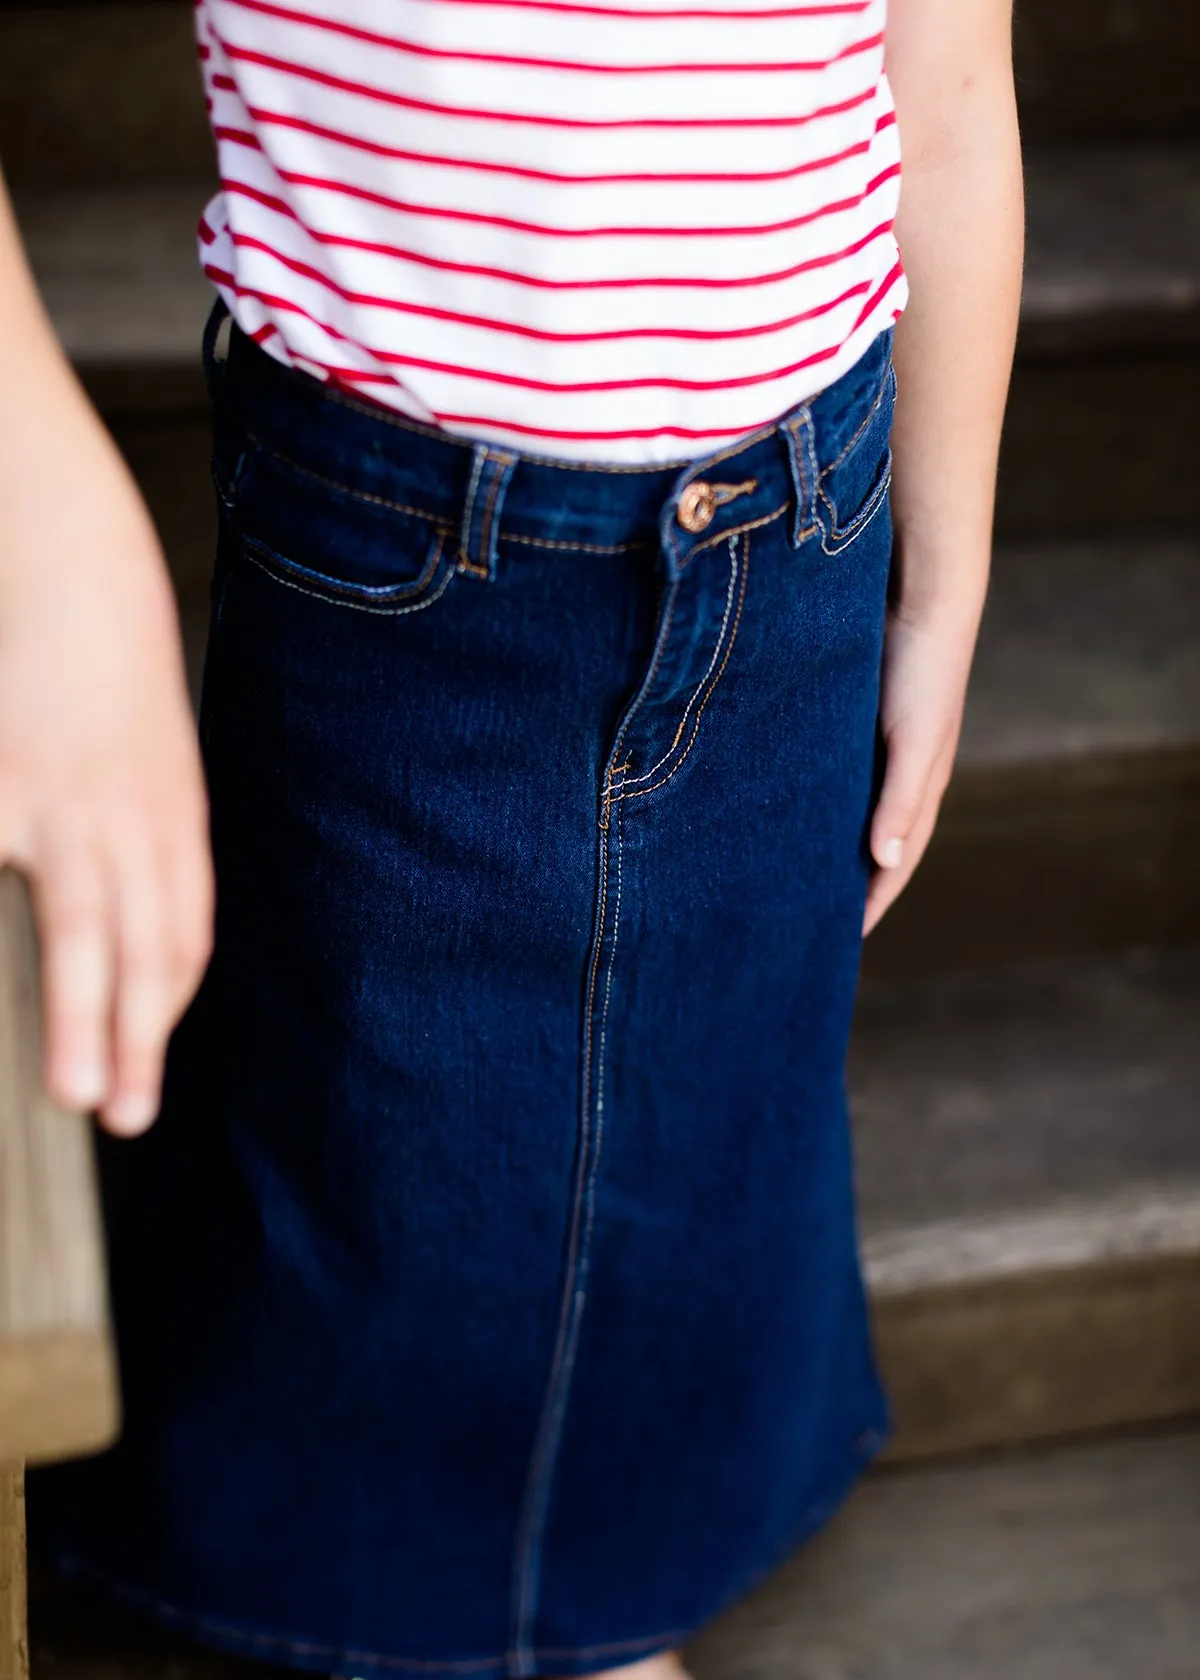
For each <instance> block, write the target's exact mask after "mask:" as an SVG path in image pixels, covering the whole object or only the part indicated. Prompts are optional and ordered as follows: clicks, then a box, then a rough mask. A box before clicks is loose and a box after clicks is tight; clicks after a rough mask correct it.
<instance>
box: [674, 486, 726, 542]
mask: <svg viewBox="0 0 1200 1680" xmlns="http://www.w3.org/2000/svg"><path fill="white" fill-rule="evenodd" d="M716 511H717V498H716V496H715V495H714V494H713V487H712V485H711V484H706V483H705V482H704V480H703V479H702V478H698V479H696V480H695V482H694V483H692V484H688V485H685V486H684V489H683V491H682V493H681V494H680V497H679V523H680V524H681V525H682V526H683V528H684V530H685V531H693V532H695V531H707V529H708V527H709V526H710V525H711V524H712V522H713V514H714V513H716Z"/></svg>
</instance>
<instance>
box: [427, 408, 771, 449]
mask: <svg viewBox="0 0 1200 1680" xmlns="http://www.w3.org/2000/svg"><path fill="white" fill-rule="evenodd" d="M433 418H434V419H435V420H436V421H437V422H438V424H439V425H440V426H464V427H468V428H469V429H470V430H471V431H479V430H481V429H488V428H490V429H491V430H493V431H497V432H515V433H517V434H518V436H520V437H531V438H553V439H554V440H555V441H556V442H559V443H642V442H645V441H647V440H649V439H652V438H664V437H670V438H681V439H683V440H684V441H686V442H688V443H705V442H707V441H709V440H710V439H712V440H717V439H723V438H738V437H742V436H745V435H748V434H749V433H750V432H757V431H759V430H760V429H761V428H762V427H763V426H766V425H770V423H771V421H772V420H773V419H774V418H776V417H775V416H774V415H771V416H769V417H768V418H767V419H765V420H756V421H754V423H753V424H752V425H749V426H724V427H718V426H709V427H707V428H697V427H691V426H647V427H643V428H641V429H639V430H636V431H630V432H565V431H552V430H551V429H550V428H549V427H547V426H522V425H521V424H520V423H519V422H518V421H516V420H497V419H495V418H494V417H493V416H491V415H483V414H445V413H438V414H434V416H433Z"/></svg>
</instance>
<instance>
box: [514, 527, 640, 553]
mask: <svg viewBox="0 0 1200 1680" xmlns="http://www.w3.org/2000/svg"><path fill="white" fill-rule="evenodd" d="M655 540H656V539H655V538H653V537H640V538H638V539H636V540H635V541H633V542H623V543H585V542H559V541H558V540H557V539H556V538H554V537H526V536H522V535H520V534H518V533H517V532H515V531H505V530H503V529H501V532H500V541H501V542H506V543H510V542H511V543H528V544H529V545H530V546H531V547H532V548H557V549H562V550H564V551H567V552H571V551H575V552H578V553H580V554H630V553H632V552H633V550H635V549H642V548H649V547H650V546H651V545H652V544H653V543H654V541H655Z"/></svg>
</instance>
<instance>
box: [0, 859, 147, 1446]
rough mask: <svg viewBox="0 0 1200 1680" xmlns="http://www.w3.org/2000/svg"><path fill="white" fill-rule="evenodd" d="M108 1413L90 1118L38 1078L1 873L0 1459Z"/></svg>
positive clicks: (66, 1439)
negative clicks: (50, 1093) (60, 1101)
mask: <svg viewBox="0 0 1200 1680" xmlns="http://www.w3.org/2000/svg"><path fill="white" fill-rule="evenodd" d="M117 1422H118V1406H117V1394H116V1379H115V1369H114V1360H113V1354H112V1348H111V1340H110V1336H109V1326H108V1301H107V1291H106V1288H105V1274H104V1263H103V1239H102V1235H101V1226H100V1216H99V1207H98V1201H97V1194H96V1183H95V1163H94V1159H93V1153H92V1137H91V1123H90V1121H88V1120H86V1119H83V1118H81V1117H80V1116H79V1115H77V1114H70V1113H68V1112H67V1111H66V1110H64V1109H62V1108H59V1107H58V1105H57V1104H55V1103H53V1102H51V1101H50V1099H49V1098H48V1097H47V1096H46V1094H45V1092H44V1090H43V1088H42V1081H41V1027H40V1011H39V984H38V962H37V940H36V936H35V932H34V922H33V915H32V911H31V907H30V903H29V896H28V893H27V890H26V887H25V884H24V882H23V880H22V879H21V877H20V876H18V875H17V874H15V873H14V872H13V871H12V870H5V871H3V873H0V1461H3V1460H6V1459H7V1460H29V1459H41V1458H53V1457H60V1456H64V1455H68V1454H71V1453H78V1452H84V1451H87V1450H89V1449H95V1448H97V1447H100V1446H102V1445H104V1444H105V1443H107V1442H108V1441H109V1440H111V1439H112V1437H113V1435H114V1433H115V1431H116V1428H117Z"/></svg>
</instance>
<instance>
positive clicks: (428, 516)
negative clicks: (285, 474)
mask: <svg viewBox="0 0 1200 1680" xmlns="http://www.w3.org/2000/svg"><path fill="white" fill-rule="evenodd" d="M246 437H247V439H248V440H249V441H250V442H251V443H252V444H253V445H254V447H255V448H256V449H257V450H259V451H260V452H261V453H262V454H264V455H269V456H270V457H271V459H272V460H274V461H278V462H279V463H280V464H281V465H282V466H285V467H288V468H290V470H291V471H292V472H295V473H299V474H300V476H301V477H302V478H311V479H312V481H313V483H314V484H323V485H324V486H325V487H326V489H328V490H341V491H342V492H343V494H344V495H347V496H352V497H353V498H354V500H355V501H357V502H369V503H370V504H371V506H372V507H383V508H390V509H392V510H393V511H394V512H395V513H409V514H412V516H413V517H414V518H415V519H424V520H426V521H427V522H428V523H429V524H430V525H436V526H437V527H438V529H439V530H441V531H451V530H453V524H452V522H451V521H450V520H448V519H444V518H442V516H441V515H440V514H436V513H427V512H426V511H425V509H424V508H419V507H412V506H410V504H409V503H408V502H393V501H390V500H389V499H388V497H386V496H373V495H372V494H371V493H370V492H369V491H367V490H356V489H355V488H354V486H353V485H352V484H343V483H342V482H341V480H340V479H336V478H328V477H326V475H325V474H324V473H319V472H314V471H313V469H312V468H311V467H304V466H301V464H300V462H299V461H293V460H292V458H291V456H290V455H284V454H281V452H280V451H279V450H278V449H271V448H270V447H269V446H268V445H267V444H265V443H262V442H261V441H260V440H259V439H258V438H257V437H255V435H254V433H253V432H247V433H246Z"/></svg>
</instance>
